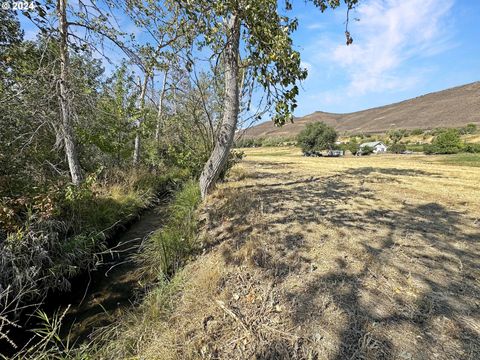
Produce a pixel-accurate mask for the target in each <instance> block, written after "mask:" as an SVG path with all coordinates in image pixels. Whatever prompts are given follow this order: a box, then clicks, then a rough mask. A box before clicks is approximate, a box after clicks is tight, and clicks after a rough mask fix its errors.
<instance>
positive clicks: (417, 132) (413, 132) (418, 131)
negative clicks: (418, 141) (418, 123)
mask: <svg viewBox="0 0 480 360" xmlns="http://www.w3.org/2000/svg"><path fill="white" fill-rule="evenodd" d="M423 133H424V131H423V130H422V129H413V130H412V131H410V135H412V136H415V135H422V134H423Z"/></svg>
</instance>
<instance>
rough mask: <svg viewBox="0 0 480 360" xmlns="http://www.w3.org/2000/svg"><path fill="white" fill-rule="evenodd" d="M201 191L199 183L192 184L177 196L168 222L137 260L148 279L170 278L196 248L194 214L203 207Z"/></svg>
mask: <svg viewBox="0 0 480 360" xmlns="http://www.w3.org/2000/svg"><path fill="white" fill-rule="evenodd" d="M200 199H201V196H200V189H199V187H198V183H197V182H196V181H193V180H191V181H189V182H187V183H186V184H185V186H184V187H183V189H182V190H181V191H179V192H178V193H177V194H176V195H175V199H174V200H173V202H172V204H171V205H170V206H169V207H168V212H167V213H168V217H169V218H168V221H167V223H166V224H165V226H164V227H163V228H162V229H161V230H159V231H158V232H156V233H155V234H153V235H152V236H151V237H150V239H149V240H148V243H147V244H146V247H145V249H144V251H143V252H142V253H141V254H139V256H138V260H139V262H140V267H141V268H142V269H143V273H144V275H145V276H146V277H147V278H149V279H152V278H155V279H163V278H165V277H170V276H171V275H172V274H174V273H175V272H176V271H177V269H178V268H180V267H181V266H182V264H183V263H184V262H185V260H186V259H187V258H188V256H189V255H191V254H192V253H193V251H194V249H195V248H196V246H197V243H196V238H197V237H196V234H197V218H196V216H195V211H196V209H197V206H198V204H199V203H200Z"/></svg>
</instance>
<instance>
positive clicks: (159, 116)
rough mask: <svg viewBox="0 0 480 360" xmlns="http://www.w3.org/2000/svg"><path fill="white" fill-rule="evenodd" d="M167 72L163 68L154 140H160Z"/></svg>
mask: <svg viewBox="0 0 480 360" xmlns="http://www.w3.org/2000/svg"><path fill="white" fill-rule="evenodd" d="M167 74H168V70H165V75H164V77H163V85H162V90H161V91H160V99H159V100H158V112H157V126H156V128H155V142H156V143H158V142H159V141H160V130H161V127H162V117H163V99H164V98H165V91H166V85H167Z"/></svg>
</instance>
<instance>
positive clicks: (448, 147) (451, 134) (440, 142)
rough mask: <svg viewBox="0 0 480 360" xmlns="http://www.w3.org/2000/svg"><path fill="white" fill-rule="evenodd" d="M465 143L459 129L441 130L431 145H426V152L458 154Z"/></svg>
mask: <svg viewBox="0 0 480 360" xmlns="http://www.w3.org/2000/svg"><path fill="white" fill-rule="evenodd" d="M462 148H463V144H462V140H461V138H460V133H459V131H458V130H457V129H448V130H443V131H442V132H440V133H439V134H438V135H437V136H435V138H434V139H433V141H432V143H431V144H430V145H426V146H425V147H424V151H425V153H426V154H457V153H459V152H460V151H462Z"/></svg>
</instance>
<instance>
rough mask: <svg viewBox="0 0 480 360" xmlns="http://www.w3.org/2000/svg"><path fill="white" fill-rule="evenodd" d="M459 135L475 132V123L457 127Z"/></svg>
mask: <svg viewBox="0 0 480 360" xmlns="http://www.w3.org/2000/svg"><path fill="white" fill-rule="evenodd" d="M458 131H459V132H460V135H467V134H475V133H476V132H477V125H475V124H467V125H465V126H464V127H461V128H459V129H458Z"/></svg>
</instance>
